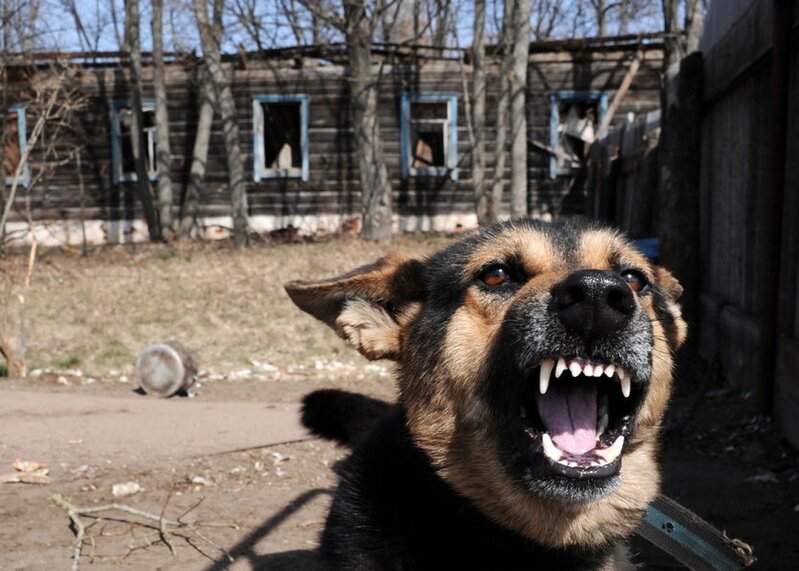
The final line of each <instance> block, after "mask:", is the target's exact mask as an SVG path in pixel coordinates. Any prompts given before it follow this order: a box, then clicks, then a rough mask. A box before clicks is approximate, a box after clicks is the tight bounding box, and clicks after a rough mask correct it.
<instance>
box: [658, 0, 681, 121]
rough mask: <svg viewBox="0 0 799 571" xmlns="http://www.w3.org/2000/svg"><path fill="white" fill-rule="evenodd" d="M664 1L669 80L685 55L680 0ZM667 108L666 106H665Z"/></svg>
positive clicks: (664, 63)
mask: <svg viewBox="0 0 799 571" xmlns="http://www.w3.org/2000/svg"><path fill="white" fill-rule="evenodd" d="M662 3H663V31H664V32H665V33H666V34H667V35H666V37H665V39H664V40H663V48H664V54H663V71H664V73H665V74H666V78H667V80H668V79H669V78H670V77H671V76H672V75H673V74H675V73H677V70H678V66H679V65H680V60H682V58H683V57H684V56H685V52H684V50H683V46H682V42H681V41H680V37H679V32H680V25H679V20H678V18H679V13H680V1H679V0H662ZM663 108H664V109H665V106H664V107H663Z"/></svg>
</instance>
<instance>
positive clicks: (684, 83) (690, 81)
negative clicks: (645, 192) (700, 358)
mask: <svg viewBox="0 0 799 571" xmlns="http://www.w3.org/2000/svg"><path fill="white" fill-rule="evenodd" d="M671 82H676V83H673V84H671V85H668V86H666V89H671V90H672V92H671V93H670V95H672V97H664V101H665V102H666V107H665V108H664V109H663V110H662V123H661V125H662V130H661V135H660V143H659V148H658V162H659V165H660V167H659V173H658V193H657V202H656V205H657V208H656V209H655V213H656V214H655V218H656V219H655V228H656V229H657V233H658V235H659V236H660V239H661V249H660V252H661V261H662V263H663V265H665V266H666V267H668V268H669V269H670V270H672V271H673V272H674V274H675V276H677V279H679V280H680V282H681V283H682V285H683V287H684V288H685V295H684V297H683V300H682V307H683V315H684V317H685V318H686V321H687V322H688V324H689V327H690V328H691V329H692V330H693V331H696V329H695V327H696V325H697V323H698V319H699V279H700V270H699V268H700V265H699V264H700V259H699V257H700V251H699V172H700V165H701V159H700V150H701V142H702V141H701V121H702V104H703V93H704V89H703V87H704V61H703V56H702V54H701V53H700V52H694V53H692V54H690V55H689V56H687V57H686V58H685V59H683V60H682V63H681V64H680V72H679V74H678V75H676V76H675V77H674V78H673V79H672V80H671ZM697 340H698V335H691V336H690V337H689V344H691V345H692V346H695V343H696V341H697Z"/></svg>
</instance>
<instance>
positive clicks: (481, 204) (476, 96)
mask: <svg viewBox="0 0 799 571" xmlns="http://www.w3.org/2000/svg"><path fill="white" fill-rule="evenodd" d="M485 11H486V3H485V0H475V3H474V38H473V42H472V60H473V74H472V101H473V106H472V129H473V130H474V146H473V147H472V179H473V180H474V196H475V209H476V211H477V223H478V224H479V225H480V226H485V225H487V224H491V223H492V222H496V209H495V208H494V206H493V203H492V195H491V193H489V192H488V187H487V186H486V180H485V176H486V175H485V170H486V159H485V147H486V141H485V140H486V134H485V129H486V114H485V109H486V72H485V42H484V39H485Z"/></svg>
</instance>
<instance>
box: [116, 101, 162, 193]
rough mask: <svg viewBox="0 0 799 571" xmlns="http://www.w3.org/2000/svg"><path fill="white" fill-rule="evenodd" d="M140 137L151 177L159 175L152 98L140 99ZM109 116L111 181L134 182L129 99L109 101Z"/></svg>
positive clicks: (131, 122) (135, 178) (153, 178)
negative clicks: (142, 140)
mask: <svg viewBox="0 0 799 571" xmlns="http://www.w3.org/2000/svg"><path fill="white" fill-rule="evenodd" d="M141 108H142V133H141V135H142V137H143V139H144V149H145V151H144V152H145V157H144V160H145V166H146V168H147V176H148V177H149V178H150V180H151V181H152V180H156V179H157V178H158V167H157V162H156V157H157V154H158V127H157V125H156V121H155V102H154V101H152V100H145V101H142V105H141ZM109 114H110V119H111V167H112V178H113V181H114V184H119V183H121V182H135V181H136V180H138V179H137V177H136V162H135V160H134V158H133V139H132V137H131V127H132V125H133V121H132V118H133V113H132V111H131V105H130V101H112V102H111V103H109Z"/></svg>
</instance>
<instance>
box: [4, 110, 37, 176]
mask: <svg viewBox="0 0 799 571" xmlns="http://www.w3.org/2000/svg"><path fill="white" fill-rule="evenodd" d="M3 127H4V129H3V172H4V173H5V179H6V185H11V184H13V182H14V175H15V174H16V172H17V168H18V167H19V163H20V161H21V160H22V153H23V152H24V151H25V146H26V144H27V134H26V133H25V130H26V127H25V107H24V106H22V105H18V106H15V107H11V108H10V109H9V110H8V111H7V112H6V117H5V125H4V126H3ZM29 172H30V171H29V169H28V165H27V164H25V165H23V167H22V169H21V170H20V173H19V184H22V185H23V186H24V185H27V184H28V179H29V178H30V177H29Z"/></svg>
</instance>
